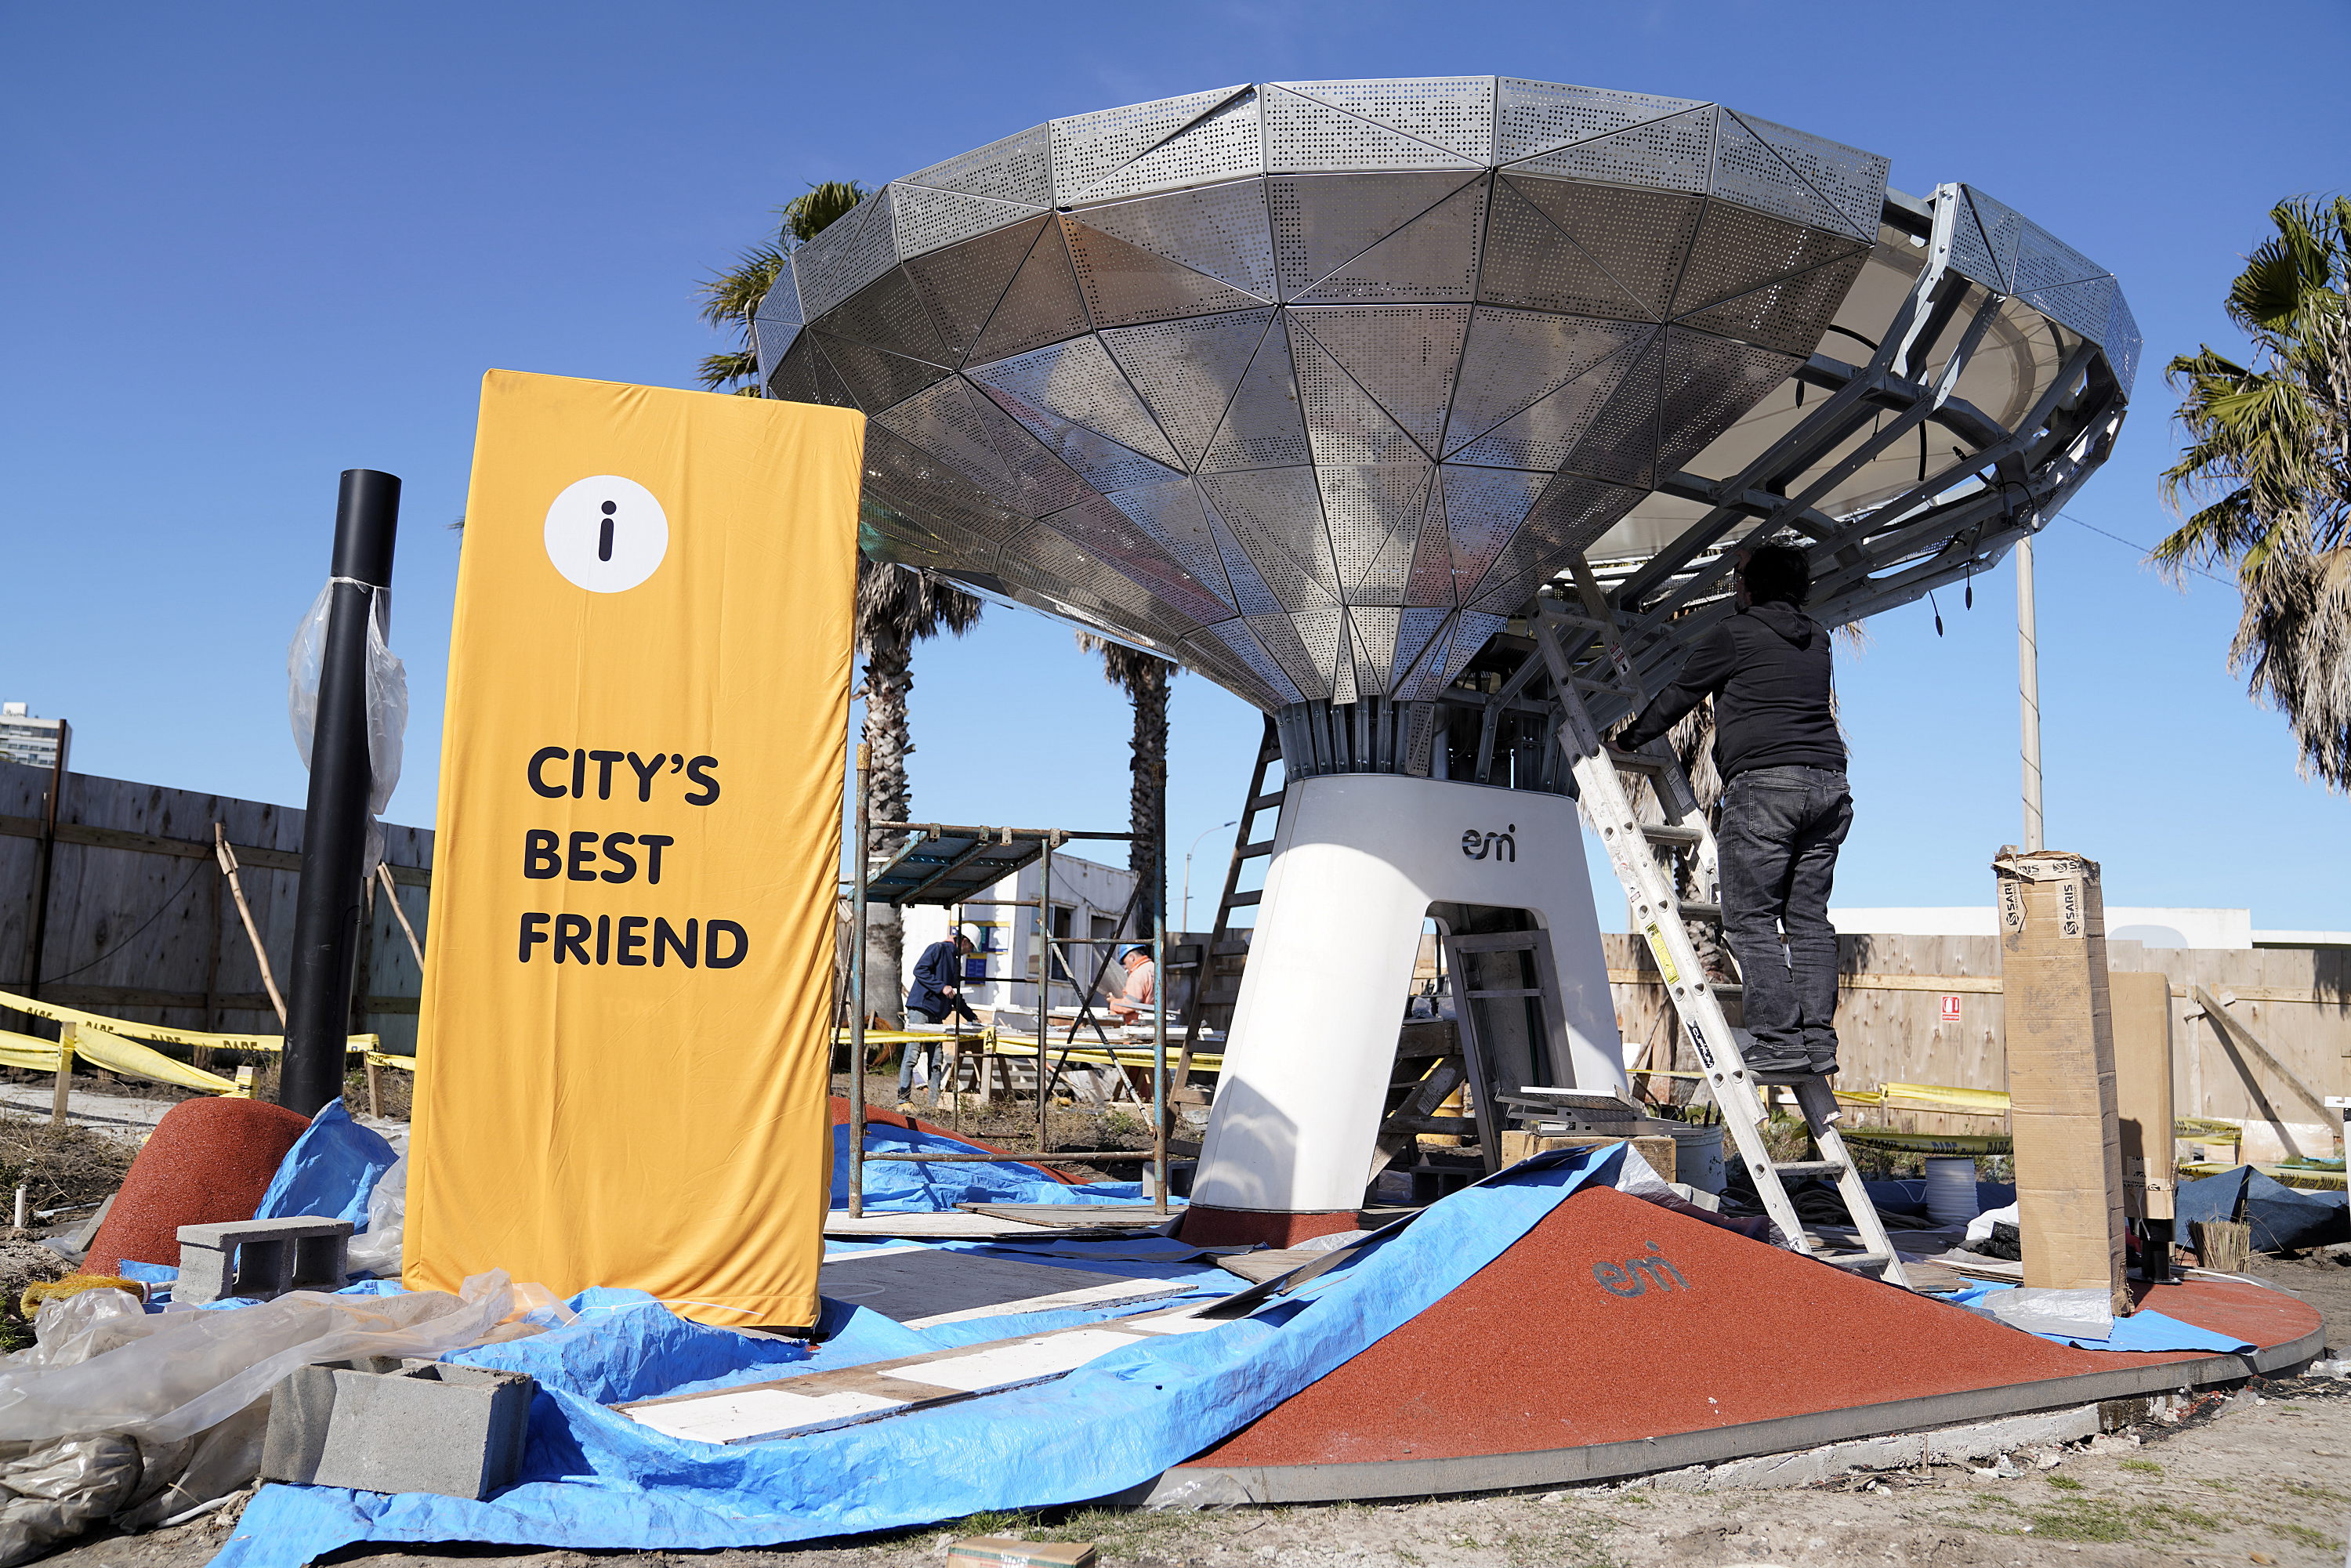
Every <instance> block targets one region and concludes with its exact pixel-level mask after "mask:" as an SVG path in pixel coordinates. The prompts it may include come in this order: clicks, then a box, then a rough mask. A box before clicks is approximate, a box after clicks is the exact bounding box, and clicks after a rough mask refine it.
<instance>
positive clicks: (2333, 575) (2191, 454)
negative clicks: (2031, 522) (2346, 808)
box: [2150, 196, 2351, 789]
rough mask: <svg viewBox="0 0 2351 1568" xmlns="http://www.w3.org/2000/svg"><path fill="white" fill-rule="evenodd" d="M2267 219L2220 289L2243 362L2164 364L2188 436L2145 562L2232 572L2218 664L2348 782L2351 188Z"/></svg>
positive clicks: (2289, 205)
mask: <svg viewBox="0 0 2351 1568" xmlns="http://www.w3.org/2000/svg"><path fill="white" fill-rule="evenodd" d="M2270 222H2271V223H2272V225H2274V226H2275V228H2276V230H2277V233H2276V234H2275V235H2273V236H2271V237H2270V238H2269V239H2267V240H2265V241H2263V242H2262V246H2261V247H2260V248H2259V249H2257V250H2255V251H2254V252H2253V253H2252V256H2249V257H2247V258H2246V264H2245V269H2244V271H2242V272H2241V273H2239V274H2238V275H2237V278H2236V281H2235V282H2233V283H2232V284H2231V285H2230V287H2229V300H2228V311H2229V319H2231V320H2232V321H2234V322H2235V323H2236V324H2237V326H2238V328H2239V329H2241V330H2242V331H2243V332H2244V334H2245V336H2246V337H2248V338H2250V339H2252V344H2253V353H2252V361H2251V362H2250V363H2245V364H2240V363H2239V362H2237V361H2234V360H2231V359H2230V358H2229V357H2228V356H2226V355H2224V354H2222V353H2220V352H2219V351H2218V350H2215V349H2213V348H2212V347H2211V346H2210V344H2205V345H2203V346H2201V347H2200V348H2199V350H2198V351H2197V352H2195V353H2193V354H2183V355H2180V356H2179V358H2177V359H2175V360H2173V361H2171V362H2170V364H2168V366H2166V367H2165V370H2164V375H2165V379H2166V380H2168V382H2170V383H2171V385H2172V386H2173V387H2174V388H2176V389H2177V390H2178V391H2179V392H2180V394H2181V396H2180V402H2179V423H2181V424H2182V425H2184V426H2186V428H2187V431H2188V434H2189V438H2190V439H2189V445H2188V447H2187V449H2186V450H2185V451H2183V452H2182V453H2181V454H2180V455H2179V461H2178V462H2177V463H2175V464H2173V465H2171V466H2170V467H2169V468H2167V469H2166V470H2164V473H2163V478H2162V482H2161V490H2162V496H2163V499H2164V503H2165V504H2166V505H2167V506H2168V507H2170V508H2171V509H2172V511H2173V513H2174V514H2175V515H2179V516H2180V517H2181V523H2180V527H2179V528H2178V529H2177V530H2176V531H2174V532H2173V533H2171V534H2170V535H2169V536H2168V537H2167V538H2165V539H2164V540H2163V542H2162V543H2160V544H2158V545H2157V546H2156V547H2155V549H2154V551H2153V552H2152V553H2151V556H2150V559H2152V560H2154V561H2155V562H2156V563H2157V565H2158V566H2159V567H2161V568H2162V569H2163V570H2164V571H2165V573H2166V574H2167V575H2168V576H2169V577H2171V578H2172V580H2174V581H2178V580H2179V579H2180V577H2181V575H2182V574H2183V573H2185V572H2187V571H2189V570H2197V569H2199V568H2201V567H2203V566H2206V565H2219V564H2223V563H2225V564H2227V565H2229V566H2231V567H2232V568H2233V569H2234V570H2235V571H2236V574H2237V588H2238V591H2239V592H2240V594H2241V596H2242V598H2243V611H2242V613H2241V616H2240V617H2239V619H2238V622H2237V634H2236V637H2235V639H2234V640H2233V641H2232V642H2231V643H2230V645H2229V664H2230V667H2231V669H2233V670H2235V671H2237V672H2239V673H2240V674H2243V675H2245V677H2246V686H2247V689H2248V692H2249V694H2250V695H2252V698H2253V700H2254V701H2256V702H2261V703H2266V704H2268V705H2270V706H2274V707H2276V708H2277V709H2279V710H2280V711H2281V712H2283V714H2284V715H2285V718H2286V723H2287V725H2288V726H2289V727H2291V728H2292V730H2293V733H2294V743H2295V745H2296V746H2297V747H2299V748H2300V751H2301V766H2302V771H2303V774H2304V777H2311V776H2315V777H2317V778H2318V779H2322V780H2324V781H2325V783H2326V785H2327V786H2328V787H2329V788H2331V789H2351V538H2346V533H2351V308H2346V299H2351V197H2346V196H2336V197H2334V198H2333V199H2332V200H2320V199H2315V198H2309V197H2298V198H2296V199H2294V200H2292V201H2286V202H2281V203H2279V204H2277V206H2275V207H2274V208H2273V209H2272V210H2271V212H2270ZM2183 496H2186V497H2189V498H2190V499H2195V500H2203V501H2204V505H2202V506H2201V507H2199V508H2198V509H2197V510H2196V511H2195V512H2193V513H2192V514H2189V513H2185V512H2184V511H2183V508H2182V507H2181V497H2183Z"/></svg>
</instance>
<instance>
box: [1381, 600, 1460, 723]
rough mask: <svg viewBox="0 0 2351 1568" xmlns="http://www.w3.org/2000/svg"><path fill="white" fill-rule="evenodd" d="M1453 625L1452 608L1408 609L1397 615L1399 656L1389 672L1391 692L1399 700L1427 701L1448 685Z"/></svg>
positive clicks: (1396, 644)
mask: <svg viewBox="0 0 2351 1568" xmlns="http://www.w3.org/2000/svg"><path fill="white" fill-rule="evenodd" d="M1452 629H1453V612H1452V611H1450V610H1406V611H1405V612H1404V613H1403V614H1401V615H1399V616H1398V617H1397V618H1396V640H1395V660H1394V662H1393V663H1392V664H1391V665H1390V668H1389V673H1388V695H1390V696H1392V697H1395V699H1396V700H1397V701H1399V702H1414V701H1419V702H1425V701H1426V700H1427V699H1429V698H1430V697H1433V696H1435V695H1437V693H1438V692H1439V691H1441V690H1443V689H1444V683H1443V678H1442V673H1443V669H1444V664H1445V650H1446V647H1447V642H1448V636H1447V634H1448V633H1449V632H1451V631H1452Z"/></svg>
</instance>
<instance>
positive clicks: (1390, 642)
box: [1347, 604, 1404, 696]
mask: <svg viewBox="0 0 2351 1568" xmlns="http://www.w3.org/2000/svg"><path fill="white" fill-rule="evenodd" d="M1403 615H1404V612H1403V611H1401V610H1395V609H1391V608H1389V607H1387V606H1385V605H1377V604H1358V605H1355V606H1353V607H1352V608H1351V609H1349V610H1348V612H1347V620H1348V622H1350V623H1351V625H1352V627H1353V632H1354V652H1355V685H1356V689H1357V690H1359V691H1361V692H1362V693H1363V694H1364V695H1366V696H1385V695H1387V689H1388V670H1389V667H1390V666H1391V665H1393V664H1395V644H1396V629H1397V625H1398V623H1399V622H1400V621H1401V619H1402V617H1403Z"/></svg>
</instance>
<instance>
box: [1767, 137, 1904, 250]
mask: <svg viewBox="0 0 2351 1568" xmlns="http://www.w3.org/2000/svg"><path fill="white" fill-rule="evenodd" d="M1739 118H1740V121H1741V122H1743V123H1744V124H1745V125H1746V127H1747V129H1748V130H1749V131H1753V132H1754V133H1755V134H1756V135H1757V136H1759V137H1761V139H1762V140H1763V141H1766V142H1768V143H1769V144H1770V145H1771V150H1772V151H1773V152H1777V153H1778V154H1779V155H1780V157H1781V158H1782V161H1784V162H1786V163H1787V165H1788V166H1789V167H1790V168H1792V169H1793V170H1794V171H1795V172H1797V173H1799V174H1801V175H1802V176H1803V178H1804V181H1805V183H1808V184H1810V185H1811V186H1812V187H1813V190H1815V191H1817V192H1819V193H1821V195H1823V197H1825V198H1827V200H1828V203H1829V205H1830V206H1832V207H1834V208H1835V209H1836V211H1837V212H1838V213H1839V214H1841V215H1842V216H1843V217H1844V225H1843V227H1844V232H1845V233H1846V234H1849V235H1852V236H1853V237H1854V238H1855V239H1858V240H1863V241H1865V242H1875V241H1876V238H1877V225H1878V221H1879V217H1880V214H1883V213H1884V212H1885V210H1886V175H1887V174H1888V173H1889V172H1891V171H1892V170H1893V167H1894V165H1893V162H1892V161H1891V160H1888V159H1886V158H1881V157H1879V156H1878V155H1877V154H1876V153H1875V152H1863V151H1862V150H1861V149H1860V148H1858V147H1847V146H1846V145H1845V144H1844V143H1843V142H1842V141H1830V140H1828V138H1826V137H1824V136H1814V135H1813V134H1812V133H1811V132H1809V131H1798V130H1795V129H1793V128H1792V127H1790V126H1785V125H1775V124H1773V123H1772V122H1771V120H1758V119H1757V118H1756V117H1755V116H1753V115H1751V114H1741V115H1740V117H1739Z"/></svg>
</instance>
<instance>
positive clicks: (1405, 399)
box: [1290, 305, 1469, 462]
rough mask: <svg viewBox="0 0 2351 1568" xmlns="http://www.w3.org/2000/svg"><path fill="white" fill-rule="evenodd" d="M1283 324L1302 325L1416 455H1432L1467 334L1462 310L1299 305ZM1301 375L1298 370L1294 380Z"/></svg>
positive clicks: (1466, 319)
mask: <svg viewBox="0 0 2351 1568" xmlns="http://www.w3.org/2000/svg"><path fill="white" fill-rule="evenodd" d="M1290 320H1291V321H1292V322H1293V323H1294V324H1296V325H1298V326H1300V327H1302V328H1304V329H1306V331H1307V333H1308V334H1309V335H1310V336H1311V337H1312V338H1313V339H1314V340H1315V342H1316V343H1317V344H1318V345H1319V346H1320V347H1321V348H1322V350H1324V351H1325V352H1326V353H1328V354H1329V355H1330V356H1331V358H1332V359H1333V360H1336V361H1338V362H1339V365H1340V368H1341V369H1343V370H1344V371H1346V372H1347V374H1348V375H1349V376H1350V377H1352V378H1353V381H1354V382H1355V384H1356V385H1357V386H1360V387H1361V388H1363V390H1364V392H1368V393H1370V394H1371V396H1372V398H1373V400H1374V402H1377V403H1378V404H1379V405H1380V407H1381V408H1383V409H1384V410H1385V411H1386V412H1387V413H1388V415H1389V417H1390V418H1391V419H1393V420H1394V421H1395V423H1397V424H1398V425H1400V426H1401V427H1403V429H1404V432H1405V434H1407V435H1409V436H1411V437H1412V439H1413V440H1414V442H1415V443H1416V444H1418V445H1419V447H1420V449H1421V450H1422V451H1423V452H1426V453H1430V454H1434V453H1435V452H1436V451H1437V442H1438V440H1439V439H1440V437H1441V436H1442V435H1443V434H1444V431H1445V415H1446V411H1447V408H1448V407H1450V406H1451V404H1452V401H1453V389H1454V383H1455V378H1456V377H1457V375H1458V373H1459V371H1460V368H1461V345H1462V341H1463V340H1464V339H1465V338H1466V337H1467V335H1468V330H1469V307H1468V306H1467V305H1317V306H1300V307H1297V308H1293V309H1292V310H1291V311H1290ZM1303 373H1304V372H1303V370H1302V368H1301V379H1302V377H1303ZM1374 461H1379V462H1386V461H1390V459H1387V458H1379V459H1374Z"/></svg>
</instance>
